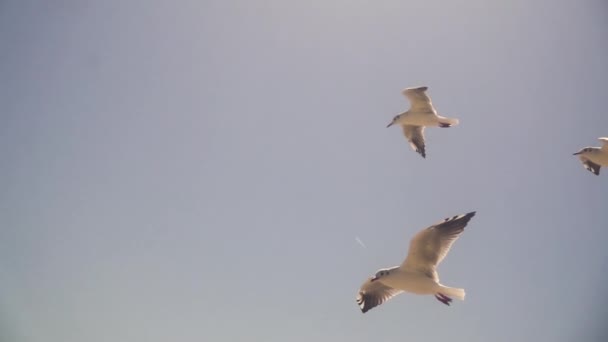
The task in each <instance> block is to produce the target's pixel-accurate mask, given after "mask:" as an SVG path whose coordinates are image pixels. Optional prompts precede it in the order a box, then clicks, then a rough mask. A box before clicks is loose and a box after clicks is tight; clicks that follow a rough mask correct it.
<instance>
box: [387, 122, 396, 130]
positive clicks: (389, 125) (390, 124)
mask: <svg viewBox="0 0 608 342" xmlns="http://www.w3.org/2000/svg"><path fill="white" fill-rule="evenodd" d="M394 123H395V121H393V122H391V123H389V124H388V126H386V128H389V127H391V126H392V125H393V124H394Z"/></svg>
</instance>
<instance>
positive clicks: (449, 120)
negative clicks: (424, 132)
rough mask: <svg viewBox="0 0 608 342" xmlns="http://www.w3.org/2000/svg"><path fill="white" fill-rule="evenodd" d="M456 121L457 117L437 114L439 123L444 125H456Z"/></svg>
mask: <svg viewBox="0 0 608 342" xmlns="http://www.w3.org/2000/svg"><path fill="white" fill-rule="evenodd" d="M458 122H459V121H458V119H454V118H446V117H443V116H439V123H442V124H444V125H446V127H451V126H456V125H458Z"/></svg>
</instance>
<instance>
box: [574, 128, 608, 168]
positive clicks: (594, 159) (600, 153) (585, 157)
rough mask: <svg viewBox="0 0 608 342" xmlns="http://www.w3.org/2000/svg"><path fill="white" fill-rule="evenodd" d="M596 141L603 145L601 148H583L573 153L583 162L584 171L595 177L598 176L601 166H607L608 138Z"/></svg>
mask: <svg viewBox="0 0 608 342" xmlns="http://www.w3.org/2000/svg"><path fill="white" fill-rule="evenodd" d="M598 140H599V141H601V142H602V143H603V145H602V147H585V148H583V149H582V150H580V151H578V152H576V153H574V155H575V156H578V158H579V159H580V160H581V162H583V166H584V167H585V169H587V170H589V171H591V172H593V173H594V174H595V175H596V176H597V175H599V174H600V168H601V167H602V166H608V138H606V137H604V138H598Z"/></svg>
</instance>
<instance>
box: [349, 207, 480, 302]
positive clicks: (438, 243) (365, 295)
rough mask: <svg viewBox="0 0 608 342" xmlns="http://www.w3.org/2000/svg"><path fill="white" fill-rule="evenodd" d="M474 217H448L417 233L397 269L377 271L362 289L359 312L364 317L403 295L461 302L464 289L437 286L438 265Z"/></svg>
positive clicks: (360, 291) (466, 215) (470, 214)
mask: <svg viewBox="0 0 608 342" xmlns="http://www.w3.org/2000/svg"><path fill="white" fill-rule="evenodd" d="M473 216H475V212H470V213H468V214H464V215H457V216H454V217H448V218H446V219H444V220H443V221H441V222H439V223H437V224H434V225H432V226H430V227H428V228H425V229H423V230H421V231H420V232H418V233H417V234H416V235H415V236H414V237H413V238H412V240H411V241H410V249H409V252H408V254H407V257H406V258H405V260H404V261H403V263H402V264H401V265H400V266H394V267H391V268H385V269H380V270H378V271H377V272H376V274H375V275H374V276H373V277H371V278H369V279H367V280H366V281H365V282H364V283H363V285H361V288H360V289H359V293H358V295H357V304H358V305H359V308H361V311H362V312H363V313H366V312H367V311H369V310H370V309H372V308H374V307H376V306H378V305H380V304H382V303H384V302H386V301H387V300H389V299H391V298H392V297H394V296H396V295H398V294H400V293H402V292H410V293H414V294H419V295H434V296H435V298H437V300H439V301H440V302H442V303H443V304H445V305H450V303H451V302H452V298H451V297H455V298H458V299H460V300H464V296H465V292H464V289H460V288H453V287H447V286H444V285H442V284H441V283H439V275H438V274H437V265H438V264H439V263H440V262H441V260H443V258H445V256H446V255H447V254H448V251H449V250H450V247H452V244H453V243H454V241H456V240H457V239H458V237H459V236H460V234H461V233H462V232H463V231H464V228H465V227H466V226H467V224H468V223H469V221H470V220H471V218H472V217H473Z"/></svg>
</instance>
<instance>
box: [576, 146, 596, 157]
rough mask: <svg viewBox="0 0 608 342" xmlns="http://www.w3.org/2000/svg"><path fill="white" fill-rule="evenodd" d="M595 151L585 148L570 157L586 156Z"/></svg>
mask: <svg viewBox="0 0 608 342" xmlns="http://www.w3.org/2000/svg"><path fill="white" fill-rule="evenodd" d="M595 150H596V149H595V148H593V147H585V148H583V149H582V150H580V151H578V152H576V153H573V154H572V155H574V156H578V155H579V154H582V155H585V154H587V153H592V152H594V151H595Z"/></svg>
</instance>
